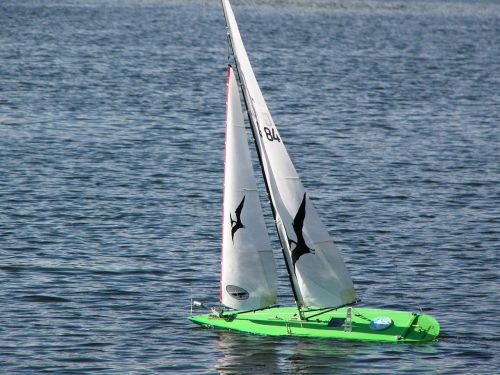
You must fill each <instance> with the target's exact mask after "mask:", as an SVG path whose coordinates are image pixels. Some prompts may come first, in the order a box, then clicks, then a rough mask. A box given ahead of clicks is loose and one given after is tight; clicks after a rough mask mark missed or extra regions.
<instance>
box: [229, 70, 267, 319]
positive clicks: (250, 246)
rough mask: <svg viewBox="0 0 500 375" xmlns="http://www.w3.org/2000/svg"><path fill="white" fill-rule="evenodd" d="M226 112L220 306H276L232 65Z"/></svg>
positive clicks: (251, 307)
mask: <svg viewBox="0 0 500 375" xmlns="http://www.w3.org/2000/svg"><path fill="white" fill-rule="evenodd" d="M226 110H227V113H226V156H225V166H224V208H223V225H222V226H223V232H222V274H221V302H222V303H223V304H224V305H226V306H228V307H231V308H233V309H244V310H253V309H259V308H262V307H267V306H270V305H272V304H274V303H275V302H276V283H277V281H276V280H277V276H276V267H275V263H274V258H273V253H272V249H271V244H270V241H269V237H268V233H267V229H266V225H265V223H264V216H263V214H262V208H261V206H260V200H259V193H258V191H257V184H256V182H255V175H254V172H253V168H252V162H251V159H250V150H249V148H248V139H247V135H246V130H245V127H244V123H243V112H242V109H241V100H240V95H239V93H238V86H237V83H236V79H235V77H234V73H233V70H232V69H231V67H230V66H229V67H228V81H227V103H226Z"/></svg>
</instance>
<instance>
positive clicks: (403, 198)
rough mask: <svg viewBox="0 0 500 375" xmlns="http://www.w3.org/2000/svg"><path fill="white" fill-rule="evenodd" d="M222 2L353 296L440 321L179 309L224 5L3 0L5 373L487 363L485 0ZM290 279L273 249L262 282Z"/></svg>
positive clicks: (218, 143)
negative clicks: (391, 323) (199, 313)
mask: <svg viewBox="0 0 500 375" xmlns="http://www.w3.org/2000/svg"><path fill="white" fill-rule="evenodd" d="M270 4H271V5H270ZM234 8H235V12H236V17H237V19H238V22H239V24H240V29H241V32H242V35H243V39H244V41H245V43H246V45H247V48H248V50H249V54H250V58H251V60H252V62H253V64H254V68H255V71H256V74H257V78H258V79H259V80H260V82H261V86H262V89H263V91H264V95H265V96H266V98H267V99H268V104H269V107H270V109H271V111H272V113H273V115H274V118H275V121H276V123H277V124H278V126H279V128H280V131H281V135H282V136H283V138H284V140H285V142H286V144H287V146H288V148H289V151H290V154H291V155H292V158H293V160H294V162H295V164H296V167H297V169H298V170H299V172H300V173H301V175H302V177H303V180H304V184H305V185H306V188H307V189H308V190H309V192H310V194H311V196H313V197H314V199H315V204H316V206H317V208H318V210H319V211H320V213H321V214H322V216H323V218H324V222H325V224H326V225H327V226H328V228H329V229H330V231H331V234H332V236H333V237H334V239H335V240H336V242H337V244H338V246H339V248H340V249H341V250H342V253H343V255H344V258H345V260H346V263H347V265H348V268H349V269H350V270H351V273H352V275H353V278H354V281H355V285H356V289H357V292H358V294H359V296H360V297H361V298H362V299H363V301H364V302H363V306H372V307H381V308H396V309H407V310H414V311H416V310H419V309H420V308H421V309H423V310H424V311H426V312H429V313H432V314H433V315H434V316H435V317H437V318H438V320H439V321H440V323H441V328H442V338H441V340H440V341H439V342H437V343H433V344H427V345H393V344H373V343H371V344H367V343H356V342H342V341H328V340H311V339H298V338H270V337H259V336H251V335H245V334H237V333H230V332H221V331H216V330H210V329H203V328H200V327H197V326H195V325H194V324H193V323H191V322H189V321H187V320H186V317H187V316H188V314H189V301H190V298H191V296H194V297H195V298H197V299H200V300H203V301H205V302H208V303H210V302H217V298H218V288H219V286H218V278H219V262H220V259H219V252H220V246H219V242H220V237H221V236H220V234H221V230H220V221H221V219H220V217H219V216H220V210H221V187H222V173H223V147H224V140H223V133H224V113H225V109H224V105H225V78H226V72H225V69H226V63H227V46H226V40H225V26H224V19H223V14H222V10H221V8H220V4H219V2H218V1H215V0H214V1H208V0H207V1H168V0H165V1H160V0H158V1H139V0H137V1H135V0H129V1H125V2H120V1H107V0H102V1H98V0H94V1H79V0H68V1H64V0H61V1H57V0H56V1H35V0H28V1H23V2H20V1H3V2H2V3H1V4H0V62H1V64H0V197H1V200H0V285H1V287H0V334H1V338H0V372H1V373H30V374H31V373H40V372H57V373H65V372H67V373H75V372H88V373H107V374H109V373H117V374H122V373H155V372H157V373H227V374H237V373H241V374H248V373H304V374H306V373H307V374H309V373H310V374H318V373H325V374H332V373H342V374H348V373H349V374H351V373H352V374H361V373H365V374H386V373H419V374H427V373H428V374H462V373H463V374H465V373H471V372H473V373H477V374H493V373H498V372H500V364H499V360H498V352H499V350H500V344H499V341H500V334H499V329H498V313H499V310H500V309H499V300H500V292H499V290H500V287H499V272H498V268H499V260H498V254H499V250H500V229H499V226H500V213H499V207H500V189H499V181H500V164H499V160H500V131H499V125H500V89H499V88H500V48H499V46H500V5H499V4H498V2H495V1H473V0H469V1H467V0H464V1H436V0H434V1H433V0H426V1H424V0H422V1H419V0H416V1H403V0H380V1H363V0H359V1H347V0H335V1H326V0H316V1H291V0H285V1H279V2H278V1H276V2H266V1H238V2H235V4H234ZM267 211H269V210H267ZM268 213H269V212H268ZM270 229H273V228H272V226H270ZM273 239H274V244H275V247H276V250H278V242H277V240H276V236H274V235H273ZM276 257H277V262H278V263H279V264H282V262H281V259H280V258H279V251H276ZM290 294H291V293H290V291H289V288H288V285H287V277H286V275H285V271H284V268H283V267H282V266H281V268H280V300H279V302H280V303H281V304H290V303H292V300H291V295H290Z"/></svg>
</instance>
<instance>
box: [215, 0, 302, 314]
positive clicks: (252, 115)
mask: <svg viewBox="0 0 500 375" xmlns="http://www.w3.org/2000/svg"><path fill="white" fill-rule="evenodd" d="M221 4H222V9H223V11H224V20H225V22H226V29H227V37H228V39H227V40H228V42H229V44H230V47H231V51H232V55H233V58H234V64H235V68H236V73H237V75H238V80H239V82H240V87H241V91H242V93H243V99H244V103H245V108H246V110H247V116H248V120H249V121H250V125H251V126H250V129H251V130H252V135H253V140H254V144H255V149H256V150H257V156H258V159H259V164H260V169H261V173H262V176H263V177H264V185H265V187H266V191H267V196H268V199H269V202H270V205H271V211H272V213H273V218H274V225H275V227H276V231H277V232H278V238H279V241H280V245H281V252H282V254H283V258H285V266H286V270H287V273H288V279H289V281H290V286H291V288H292V292H293V298H294V299H295V303H296V305H297V308H298V310H299V315H300V316H301V318H302V316H303V315H302V311H301V307H302V304H301V303H300V302H299V298H298V296H299V294H298V291H297V290H296V287H295V282H294V280H293V276H292V268H291V265H290V264H289V262H288V258H287V254H286V251H287V250H286V247H285V246H286V244H285V243H283V241H284V239H282V238H281V236H280V235H279V229H278V225H277V222H276V209H275V207H274V204H273V199H272V195H271V190H270V187H269V184H268V182H267V178H266V172H265V169H264V161H263V157H262V150H261V149H260V146H259V144H258V140H257V137H258V133H257V131H258V119H257V114H256V111H255V108H254V107H253V103H252V100H251V97H250V94H249V93H248V92H247V88H246V82H244V81H245V77H244V76H243V75H242V74H240V67H239V62H238V59H237V58H236V56H235V54H234V46H233V40H232V34H231V30H230V29H229V22H228V16H227V9H226V6H225V4H224V0H221ZM230 6H231V5H230ZM250 109H251V110H252V112H251V111H250Z"/></svg>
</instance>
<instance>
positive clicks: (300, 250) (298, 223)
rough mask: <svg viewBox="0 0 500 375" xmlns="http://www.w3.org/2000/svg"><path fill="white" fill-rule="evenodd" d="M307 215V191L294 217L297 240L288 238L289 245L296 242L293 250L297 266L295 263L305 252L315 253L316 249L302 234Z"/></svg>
mask: <svg viewBox="0 0 500 375" xmlns="http://www.w3.org/2000/svg"><path fill="white" fill-rule="evenodd" d="M305 217H306V193H304V198H302V203H301V204H300V207H299V210H298V211H297V214H296V215H295V218H294V219H293V223H292V226H293V230H294V232H295V236H296V237H297V241H294V240H291V239H290V238H288V246H291V244H292V243H294V244H295V248H294V249H293V250H292V263H293V266H294V267H295V263H297V261H298V260H299V258H300V257H301V256H302V255H304V254H308V253H311V254H314V250H313V249H311V248H309V247H308V246H307V245H306V241H305V239H304V235H303V234H302V228H303V227H304V219H305Z"/></svg>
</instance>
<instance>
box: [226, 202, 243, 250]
mask: <svg viewBox="0 0 500 375" xmlns="http://www.w3.org/2000/svg"><path fill="white" fill-rule="evenodd" d="M244 204H245V196H243V199H242V200H241V202H240V204H239V205H238V207H236V211H234V214H235V216H236V220H233V217H232V216H231V213H229V218H230V219H231V238H232V239H233V242H234V234H235V233H236V231H237V230H238V229H241V228H245V226H244V225H243V223H242V222H241V210H243V205H244Z"/></svg>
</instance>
